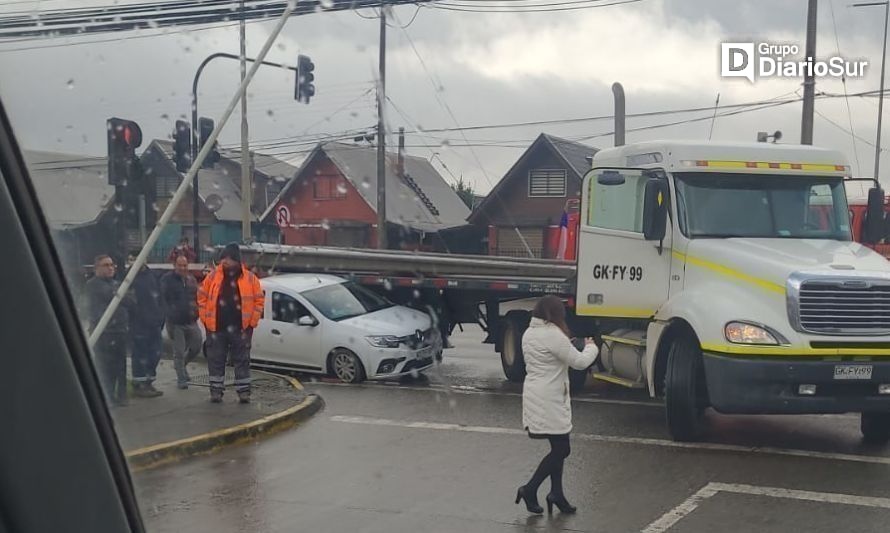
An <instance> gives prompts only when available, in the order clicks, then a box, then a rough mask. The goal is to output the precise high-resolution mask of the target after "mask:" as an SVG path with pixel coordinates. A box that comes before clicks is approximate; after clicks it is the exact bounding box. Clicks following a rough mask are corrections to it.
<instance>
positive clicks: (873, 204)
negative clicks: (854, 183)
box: [862, 187, 884, 244]
mask: <svg viewBox="0 0 890 533" xmlns="http://www.w3.org/2000/svg"><path fill="white" fill-rule="evenodd" d="M883 233H884V191H883V190H882V189H881V188H879V187H872V188H871V189H869V190H868V207H867V208H866V211H865V221H864V222H863V224H862V242H864V243H866V244H875V243H877V242H878V241H880V240H881V238H882V237H883Z"/></svg>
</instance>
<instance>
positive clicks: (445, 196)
mask: <svg viewBox="0 0 890 533" xmlns="http://www.w3.org/2000/svg"><path fill="white" fill-rule="evenodd" d="M385 168H386V175H385V176H386V178H385V179H386V221H387V228H386V230H387V237H388V243H389V245H390V248H400V249H413V250H437V251H452V252H455V251H461V252H466V251H467V250H465V249H464V248H465V243H466V241H467V235H466V232H467V231H474V228H471V227H469V226H468V225H467V222H466V219H467V216H469V214H470V210H469V209H468V208H467V206H466V205H465V204H464V203H463V201H462V200H461V199H460V197H459V196H458V195H457V193H455V192H454V190H453V189H452V188H451V186H450V185H449V184H448V183H447V182H446V181H445V179H444V178H442V176H441V175H440V174H439V173H438V172H437V171H436V170H435V169H434V168H433V166H432V165H431V164H430V162H429V161H427V160H426V159H424V158H422V157H416V156H410V155H406V154H392V153H390V154H387V158H386V165H385ZM263 220H265V221H267V222H271V223H275V224H276V225H278V226H279V227H280V228H281V242H283V243H285V244H294V245H323V246H350V247H358V248H373V247H376V245H377V244H376V243H377V149H376V148H375V147H372V146H367V145H354V144H346V143H341V142H328V143H322V144H319V145H318V146H316V147H315V149H314V150H313V151H312V153H310V154H309V156H308V157H307V158H306V159H305V161H304V162H303V164H302V166H301V167H300V169H299V170H298V171H297V173H296V176H295V178H294V179H293V180H291V181H290V182H289V183H288V184H287V186H286V187H285V188H284V189H283V190H282V191H281V193H280V194H279V196H278V198H276V200H275V201H274V202H272V203H271V204H270V205H269V208H268V210H267V211H266V213H265V214H264V216H263ZM480 240H481V239H480V238H476V241H477V242H478V241H480ZM458 248H459V249H460V250H458Z"/></svg>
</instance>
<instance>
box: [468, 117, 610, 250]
mask: <svg viewBox="0 0 890 533" xmlns="http://www.w3.org/2000/svg"><path fill="white" fill-rule="evenodd" d="M596 152H597V149H596V148H594V147H592V146H588V145H586V144H582V143H579V142H575V141H570V140H567V139H561V138H559V137H555V136H553V135H548V134H546V133H542V134H541V135H539V136H538V138H537V139H535V141H534V142H533V143H532V144H531V146H529V147H528V148H527V149H526V150H525V152H524V153H523V154H522V156H521V157H520V158H519V159H518V160H517V161H516V163H514V164H513V166H512V167H511V168H510V170H508V171H507V173H506V174H505V175H504V177H503V178H502V179H501V180H500V181H499V182H498V183H497V185H495V187H494V188H493V189H492V190H491V192H489V193H488V194H487V195H486V196H485V198H484V199H483V200H482V202H481V203H479V204H478V205H477V206H476V208H475V209H474V210H473V213H472V214H471V215H470V217H469V222H470V223H471V224H473V225H474V226H476V227H477V228H479V230H480V231H483V232H485V234H486V238H487V248H488V253H489V254H490V255H502V256H513V257H530V256H532V257H539V258H553V257H555V253H556V248H555V243H554V242H553V240H554V239H553V236H554V235H556V236H557V237H558V226H559V222H560V218H561V217H562V214H563V212H564V211H571V209H573V208H574V209H576V208H577V200H578V198H580V195H581V182H582V180H583V179H584V174H585V173H586V172H587V171H588V170H590V158H592V157H593V154H595V153H596Z"/></svg>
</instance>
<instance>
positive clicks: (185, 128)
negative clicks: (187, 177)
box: [173, 120, 192, 172]
mask: <svg viewBox="0 0 890 533" xmlns="http://www.w3.org/2000/svg"><path fill="white" fill-rule="evenodd" d="M173 161H174V162H175V163H176V170H177V171H179V172H188V170H189V168H190V167H191V166H192V127H191V124H189V123H188V122H186V121H184V120H177V121H176V129H175V130H174V131H173Z"/></svg>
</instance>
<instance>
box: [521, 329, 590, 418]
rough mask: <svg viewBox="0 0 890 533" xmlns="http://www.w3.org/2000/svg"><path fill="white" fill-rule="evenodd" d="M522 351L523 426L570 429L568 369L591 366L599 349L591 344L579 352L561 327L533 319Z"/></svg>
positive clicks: (570, 409)
mask: <svg viewBox="0 0 890 533" xmlns="http://www.w3.org/2000/svg"><path fill="white" fill-rule="evenodd" d="M522 354H523V356H524V357H525V371H526V375H525V383H524V385H523V387H522V427H524V428H525V429H526V430H528V431H529V432H530V433H534V434H548V435H562V434H565V433H569V432H571V431H572V404H571V402H570V400H569V373H568V369H569V367H572V368H574V369H576V370H584V369H585V368H587V367H589V366H590V365H591V364H593V362H594V361H596V357H597V355H598V354H599V349H598V348H597V347H596V345H595V344H590V345H588V346H587V347H586V348H584V351H583V352H579V351H578V350H576V349H575V347H574V346H573V345H572V342H571V341H570V340H569V339H568V337H566V336H565V333H563V332H562V330H561V329H559V327H557V326H555V325H554V324H552V323H550V322H545V321H543V320H541V319H540V318H532V320H531V324H529V327H528V329H527V330H526V331H525V334H524V335H523V336H522Z"/></svg>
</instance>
